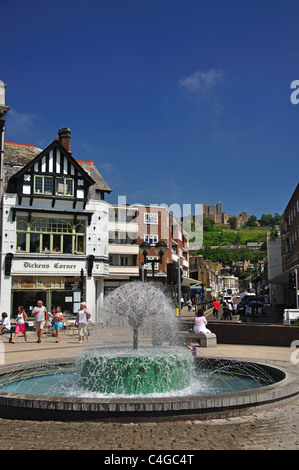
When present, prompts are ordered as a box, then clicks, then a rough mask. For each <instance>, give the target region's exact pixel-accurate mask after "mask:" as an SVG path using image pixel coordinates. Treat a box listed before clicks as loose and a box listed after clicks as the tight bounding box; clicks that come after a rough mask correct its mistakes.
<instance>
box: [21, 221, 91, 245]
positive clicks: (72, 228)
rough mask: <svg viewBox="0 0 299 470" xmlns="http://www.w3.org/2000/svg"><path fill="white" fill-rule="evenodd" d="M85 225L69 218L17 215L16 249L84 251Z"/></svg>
mask: <svg viewBox="0 0 299 470" xmlns="http://www.w3.org/2000/svg"><path fill="white" fill-rule="evenodd" d="M85 233H86V225H85V221H84V220H79V221H78V222H77V223H76V224H74V221H73V220H71V219H69V220H68V219H50V218H49V219H48V218H46V217H44V218H43V217H42V218H33V219H32V220H31V221H29V219H28V217H26V216H17V251H18V252H20V251H22V252H27V253H79V254H80V253H85Z"/></svg>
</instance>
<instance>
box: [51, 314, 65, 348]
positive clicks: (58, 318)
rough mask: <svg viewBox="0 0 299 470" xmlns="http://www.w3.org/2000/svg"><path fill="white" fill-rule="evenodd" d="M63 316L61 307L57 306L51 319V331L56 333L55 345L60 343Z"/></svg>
mask: <svg viewBox="0 0 299 470" xmlns="http://www.w3.org/2000/svg"><path fill="white" fill-rule="evenodd" d="M63 320H64V318H63V314H62V310H61V307H60V306H59V305H58V306H57V307H56V312H55V313H53V318H52V326H53V330H54V331H56V343H59V341H60V330H61V329H62V323H63Z"/></svg>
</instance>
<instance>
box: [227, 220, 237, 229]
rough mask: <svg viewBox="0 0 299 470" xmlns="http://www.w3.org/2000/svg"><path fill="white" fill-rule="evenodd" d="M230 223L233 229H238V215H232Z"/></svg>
mask: <svg viewBox="0 0 299 470" xmlns="http://www.w3.org/2000/svg"><path fill="white" fill-rule="evenodd" d="M228 223H229V225H230V228H231V229H232V230H236V228H237V217H230V218H229V219H228Z"/></svg>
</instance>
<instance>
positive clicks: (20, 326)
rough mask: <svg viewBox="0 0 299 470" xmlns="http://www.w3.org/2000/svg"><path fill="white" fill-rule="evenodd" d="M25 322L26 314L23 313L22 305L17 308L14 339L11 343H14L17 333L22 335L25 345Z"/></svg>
mask: <svg viewBox="0 0 299 470" xmlns="http://www.w3.org/2000/svg"><path fill="white" fill-rule="evenodd" d="M26 321H27V314H26V312H25V309H24V307H23V306H22V305H20V306H19V307H18V316H17V324H16V331H15V337H14V340H13V341H12V343H15V342H16V339H17V336H18V334H19V333H22V334H23V335H24V341H25V343H27V337H26Z"/></svg>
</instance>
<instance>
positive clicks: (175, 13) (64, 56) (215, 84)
mask: <svg viewBox="0 0 299 470" xmlns="http://www.w3.org/2000/svg"><path fill="white" fill-rule="evenodd" d="M0 8H1V48H0V80H2V81H3V82H4V83H6V84H7V103H6V104H7V105H8V106H10V107H11V109H10V111H9V113H8V116H7V125H6V136H5V140H6V141H11V142H21V143H27V144H34V145H36V146H37V147H40V148H45V147H46V146H47V145H48V144H49V143H50V142H52V140H53V139H54V138H55V137H57V132H58V129H60V128H62V127H69V128H70V129H71V132H72V142H71V147H72V151H73V155H74V157H76V158H79V159H82V160H90V159H92V160H94V161H95V163H96V165H97V167H98V168H99V170H100V171H101V173H102V175H103V177H104V178H105V180H106V181H107V183H108V184H109V186H110V187H111V188H112V190H113V192H112V193H111V195H110V196H108V197H107V198H106V200H107V201H108V202H111V203H116V202H117V201H118V196H126V200H127V202H128V203H129V204H133V203H142V204H166V205H168V206H169V207H170V206H172V205H174V204H179V205H180V206H181V207H182V208H183V205H185V207H188V206H187V205H189V206H190V208H191V212H194V210H193V208H194V206H195V204H200V203H203V202H204V203H206V204H215V203H216V202H221V203H222V209H223V210H224V211H225V212H227V213H229V214H239V213H240V212H241V211H244V210H247V211H248V213H249V214H250V215H252V214H254V215H256V216H257V217H260V216H261V215H262V214H263V213H272V214H273V213H275V212H279V213H282V212H283V211H284V209H285V207H286V205H287V203H288V201H289V199H290V197H291V195H292V193H293V191H294V189H295V187H296V185H297V183H298V161H299V160H298V152H299V105H294V104H292V103H291V100H290V96H291V93H292V91H293V90H291V88H290V85H291V82H292V81H294V80H299V28H298V17H299V3H298V1H297V0H284V1H281V0H276V1H275V2H273V1H269V0H258V1H256V0H251V1H248V2H244V1H240V0H239V1H235V0H226V1H224V0H210V1H209V0H85V1H84V2H82V1H78V0H60V1H57V0H51V2H43V1H38V0H27V1H26V2H24V1H21V0H0ZM182 210H183V209H182Z"/></svg>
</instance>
